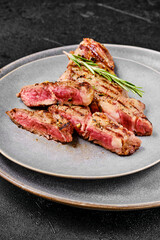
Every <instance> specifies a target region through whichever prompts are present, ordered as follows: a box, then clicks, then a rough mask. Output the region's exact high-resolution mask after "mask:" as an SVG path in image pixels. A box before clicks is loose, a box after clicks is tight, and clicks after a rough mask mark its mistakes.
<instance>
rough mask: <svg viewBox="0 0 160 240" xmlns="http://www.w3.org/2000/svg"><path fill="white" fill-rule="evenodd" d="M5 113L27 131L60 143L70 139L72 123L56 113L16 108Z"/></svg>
mask: <svg viewBox="0 0 160 240" xmlns="http://www.w3.org/2000/svg"><path fill="white" fill-rule="evenodd" d="M6 113H7V115H8V116H9V117H10V118H11V120H12V121H13V122H14V123H15V124H17V125H18V127H22V128H24V129H26V130H27V131H30V132H32V133H35V134H38V135H42V136H44V137H46V138H47V139H51V140H56V141H60V142H62V143H65V142H71V141H72V133H73V127H72V125H71V124H70V122H69V121H67V120H66V119H65V118H63V117H61V116H60V115H58V114H56V113H54V114H51V113H49V112H47V111H44V110H37V111H28V110H26V109H18V108H14V109H12V110H11V111H7V112H6Z"/></svg>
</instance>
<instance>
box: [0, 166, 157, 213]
mask: <svg viewBox="0 0 160 240" xmlns="http://www.w3.org/2000/svg"><path fill="white" fill-rule="evenodd" d="M0 173H1V175H0V176H2V177H3V179H5V180H6V181H8V182H10V183H11V184H13V185H14V186H16V187H18V188H20V189H21V190H24V191H27V192H29V193H31V194H34V195H36V196H38V197H43V198H45V199H47V200H50V201H54V202H56V203H61V204H64V205H68V206H72V207H78V208H84V209H90V210H103V211H105V210H111V211H121V210H123V211H127V210H140V209H148V208H156V207H159V206H160V201H155V202H148V203H145V204H144V203H139V204H93V203H88V202H85V203H84V202H80V201H75V200H69V199H65V198H61V197H57V196H55V195H53V194H49V193H47V192H44V191H40V190H38V189H36V188H34V187H31V186H29V185H27V184H23V183H21V182H20V181H19V180H17V179H16V180H14V179H13V178H12V177H11V176H9V175H8V174H6V173H5V172H4V173H3V171H2V170H1V169H0Z"/></svg>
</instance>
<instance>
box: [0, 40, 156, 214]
mask: <svg viewBox="0 0 160 240" xmlns="http://www.w3.org/2000/svg"><path fill="white" fill-rule="evenodd" d="M108 45H109V44H108ZM111 45H113V46H114V44H111ZM115 45H116V46H119V47H123V46H124V47H126V45H117V44H115ZM69 46H76V45H69ZM69 46H68V47H69ZM64 47H65V46H64ZM128 47H132V48H134V46H128ZM59 48H62V47H58V48H54V49H55V50H57V49H59ZM136 48H138V49H141V50H143V49H144V50H147V52H148V53H151V52H153V53H156V54H157V53H158V54H159V55H160V52H158V51H156V50H152V49H147V48H141V47H136ZM50 50H53V49H50ZM46 51H48V50H44V51H41V52H46ZM41 52H38V53H41ZM38 53H33V54H30V55H28V56H32V55H34V56H36V54H38ZM22 59H26V57H23V58H20V59H18V60H16V61H14V62H12V63H10V64H8V65H6V66H4V67H3V68H1V69H0V76H2V75H3V76H4V75H5V74H4V73H3V69H4V68H5V70H7V71H8V73H9V72H10V68H11V67H12V65H14V64H15V65H16V63H19V64H20V62H21V60H22ZM22 65H23V64H22ZM154 70H155V69H154ZM156 71H157V70H156ZM0 176H1V177H2V178H4V179H5V180H6V181H8V182H10V183H11V184H13V185H15V186H17V187H19V188H21V189H22V190H24V191H27V192H30V193H31V194H34V195H37V196H40V197H43V198H46V199H48V200H52V201H55V202H58V203H62V204H66V205H70V206H73V207H80V208H87V209H95V210H118V211H120V210H138V209H148V208H154V207H159V206H160V201H152V202H146V203H141V204H134V205H133V204H124V205H117V204H116V205H113V204H105V205H103V206H102V208H100V207H99V205H98V204H97V205H96V206H92V205H93V204H91V205H90V206H88V205H87V203H85V204H84V203H83V204H81V205H79V203H77V202H75V201H74V203H73V202H72V203H71V202H70V201H63V200H62V199H60V198H54V196H53V194H52V195H51V194H50V195H51V196H50V197H49V196H47V193H45V192H42V191H41V193H40V191H38V189H36V188H33V187H31V186H29V185H27V184H25V183H23V181H19V180H17V178H16V177H14V178H13V177H12V176H11V174H8V173H7V172H5V171H4V170H2V169H1V168H0ZM43 193H44V194H43ZM77 204H78V205H77ZM94 205H95V204H94Z"/></svg>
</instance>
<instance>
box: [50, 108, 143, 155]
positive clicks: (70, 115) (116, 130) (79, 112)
mask: <svg viewBox="0 0 160 240" xmlns="http://www.w3.org/2000/svg"><path fill="white" fill-rule="evenodd" d="M48 110H49V112H51V113H58V114H60V115H61V116H63V117H65V118H67V119H68V120H69V121H70V122H71V123H72V124H73V126H74V128H75V129H76V131H77V132H78V134H79V135H81V136H83V137H84V138H85V139H88V140H89V141H93V142H94V143H97V144H99V145H101V146H103V147H104V148H106V149H108V150H110V151H112V152H115V153H117V154H119V155H130V154H132V153H134V152H135V150H136V149H138V148H139V147H140V144H141V141H140V140H139V139H138V138H137V137H135V135H134V134H133V133H132V132H131V131H128V130H127V129H126V128H124V127H123V126H122V125H120V124H118V123H116V122H114V121H112V120H111V119H109V118H108V117H107V115H106V114H105V113H99V112H96V113H94V114H93V115H91V112H90V110H89V108H88V107H79V106H71V107H70V106H57V105H52V106H50V107H49V108H48Z"/></svg>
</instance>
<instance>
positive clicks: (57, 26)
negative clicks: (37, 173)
mask: <svg viewBox="0 0 160 240" xmlns="http://www.w3.org/2000/svg"><path fill="white" fill-rule="evenodd" d="M83 37H91V38H93V39H95V40H97V41H99V42H103V43H114V44H125V45H133V46H139V47H146V48H150V49H154V50H158V51H160V41H159V39H160V1H159V0H146V1H145V0H142V1H141V0H136V1H124V0H123V1H122V0H119V1H113V0H108V1H102V0H99V1H73V0H71V1H52V0H49V1H45V0H44V1H40V0H36V1H31V0H30V1H22V0H19V1H16V0H14V1H4V0H0V68H2V67H3V66H5V65H6V64H8V63H11V62H12V61H14V60H16V59H19V58H21V57H23V56H26V55H28V54H31V53H35V52H38V51H42V50H45V49H50V48H54V47H59V46H63V45H70V44H78V43H79V42H80V41H81V40H82V38H83ZM0 239H2V240H5V239H6V240H8V239H44V240H46V239H56V240H57V239H58V240H59V239H67V240H73V239H80V240H83V239H84V240H88V239H92V240H98V239H99V240H107V239H115V240H116V239H118V240H121V239H122V240H123V239H127V240H128V239H160V209H159V208H157V209H148V210H139V211H128V212H107V211H106V212H100V211H91V210H85V209H76V208H72V207H68V206H64V205H60V204H57V203H53V202H50V201H48V200H44V199H42V198H39V197H37V196H33V195H31V194H29V193H27V192H24V191H22V190H20V189H18V188H17V187H15V186H13V185H11V184H10V183H8V182H7V181H5V180H3V179H2V178H1V179H0Z"/></svg>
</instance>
